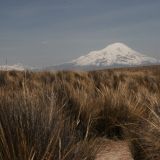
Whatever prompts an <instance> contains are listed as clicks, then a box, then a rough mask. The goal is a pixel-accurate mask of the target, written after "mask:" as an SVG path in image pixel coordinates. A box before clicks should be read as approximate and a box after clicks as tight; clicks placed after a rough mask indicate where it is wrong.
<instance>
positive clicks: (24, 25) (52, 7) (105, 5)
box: [0, 0, 160, 66]
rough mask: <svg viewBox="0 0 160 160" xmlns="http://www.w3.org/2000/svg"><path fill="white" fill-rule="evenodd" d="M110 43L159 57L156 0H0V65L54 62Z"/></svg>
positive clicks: (159, 4)
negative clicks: (127, 46)
mask: <svg viewBox="0 0 160 160" xmlns="http://www.w3.org/2000/svg"><path fill="white" fill-rule="evenodd" d="M113 42H123V43H126V44H127V45H129V46H130V47H131V48H133V49H135V50H137V51H139V52H142V53H145V54H146V55H150V56H153V57H156V58H159V59H160V0H0V64H4V63H5V59H6V58H7V59H8V63H9V64H14V63H19V62H20V63H23V64H26V65H32V66H47V65H55V64H60V63H64V62H66V61H69V60H72V59H74V58H77V57H79V56H81V55H84V54H86V53H88V52H89V51H92V50H98V49H101V48H104V47H105V46H107V45H108V44H110V43H113Z"/></svg>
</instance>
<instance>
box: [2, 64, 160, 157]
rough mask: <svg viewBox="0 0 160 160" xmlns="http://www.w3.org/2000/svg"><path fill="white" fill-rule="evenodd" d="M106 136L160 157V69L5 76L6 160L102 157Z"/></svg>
mask: <svg viewBox="0 0 160 160" xmlns="http://www.w3.org/2000/svg"><path fill="white" fill-rule="evenodd" d="M100 139H101V140H100ZM102 139H105V140H107V139H109V140H114V141H125V142H127V143H128V144H129V149H130V152H131V154H132V157H133V159H135V160H159V159H160V66H152V67H141V68H125V69H109V70H102V71H90V72H80V71H79V72H78V71H77V72H74V71H60V72H55V73H51V72H30V71H24V72H18V71H0V160H53V159H55V160H92V159H93V160H94V159H95V157H96V155H97V154H98V152H100V148H101V146H102V145H103V140H102ZM105 143H106V142H105Z"/></svg>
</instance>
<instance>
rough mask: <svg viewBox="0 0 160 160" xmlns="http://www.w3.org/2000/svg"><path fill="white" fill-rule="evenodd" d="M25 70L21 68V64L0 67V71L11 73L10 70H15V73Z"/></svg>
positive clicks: (23, 67)
mask: <svg viewBox="0 0 160 160" xmlns="http://www.w3.org/2000/svg"><path fill="white" fill-rule="evenodd" d="M25 69H26V67H25V66H23V65H22V64H20V63H19V64H14V65H2V66H0V70H4V71H12V70H16V71H24V70H25Z"/></svg>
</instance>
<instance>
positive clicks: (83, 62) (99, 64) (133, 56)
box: [47, 43, 160, 70]
mask: <svg viewBox="0 0 160 160" xmlns="http://www.w3.org/2000/svg"><path fill="white" fill-rule="evenodd" d="M159 63H160V61H159V60H157V59H155V58H152V57H148V56H146V55H143V54H141V53H138V52H136V51H134V50H133V49H131V48H129V47H128V46H127V45H125V44H123V43H113V44H110V45H108V46H107V47H106V48H104V49H102V50H99V51H92V52H90V53H88V54H87V55H84V56H81V57H79V58H77V59H75V60H72V61H71V62H68V63H65V64H62V65H58V66H54V67H47V69H48V70H52V69H55V70H77V69H78V70H81V69H82V70H83V69H84V70H94V69H103V68H110V67H123V66H139V65H150V64H159Z"/></svg>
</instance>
